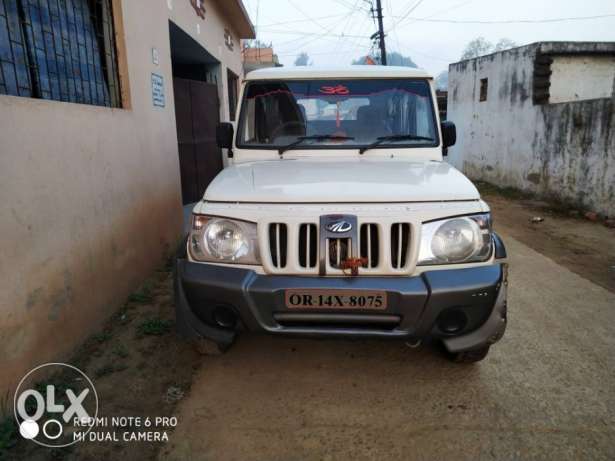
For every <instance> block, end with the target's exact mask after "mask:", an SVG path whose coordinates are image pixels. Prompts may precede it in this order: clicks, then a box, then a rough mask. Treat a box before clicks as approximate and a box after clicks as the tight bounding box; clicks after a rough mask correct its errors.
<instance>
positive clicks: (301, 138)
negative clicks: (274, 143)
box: [278, 134, 354, 155]
mask: <svg viewBox="0 0 615 461" xmlns="http://www.w3.org/2000/svg"><path fill="white" fill-rule="evenodd" d="M350 139H354V138H353V137H352V136H338V135H335V134H317V135H314V136H299V137H298V138H297V140H296V141H293V142H291V143H290V144H287V145H285V146H281V147H280V148H279V149H278V154H280V155H282V154H283V153H284V152H286V151H287V150H290V149H294V148H295V147H296V146H298V145H300V144H302V143H303V141H309V140H313V141H326V140H333V141H347V140H350Z"/></svg>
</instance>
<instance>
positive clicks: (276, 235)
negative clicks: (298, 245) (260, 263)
mask: <svg viewBox="0 0 615 461" xmlns="http://www.w3.org/2000/svg"><path fill="white" fill-rule="evenodd" d="M287 242H288V230H287V228H286V224H283V223H272V224H269V248H270V251H271V261H272V262H273V265H274V266H275V268H276V269H283V268H285V267H286V259H287V258H286V256H287V253H288V249H287Z"/></svg>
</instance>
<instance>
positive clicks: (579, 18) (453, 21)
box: [409, 14, 615, 24]
mask: <svg viewBox="0 0 615 461" xmlns="http://www.w3.org/2000/svg"><path fill="white" fill-rule="evenodd" d="M612 17H615V14H602V15H596V16H574V17H569V18H549V19H505V20H495V21H487V20H465V19H430V18H428V17H425V18H409V19H411V20H412V21H421V22H438V23H446V24H544V23H552V22H565V21H588V20H592V19H603V18H612Z"/></svg>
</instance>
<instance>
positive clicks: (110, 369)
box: [94, 363, 127, 378]
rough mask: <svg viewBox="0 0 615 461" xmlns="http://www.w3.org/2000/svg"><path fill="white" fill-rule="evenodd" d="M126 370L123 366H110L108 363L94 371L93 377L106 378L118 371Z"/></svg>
mask: <svg viewBox="0 0 615 461" xmlns="http://www.w3.org/2000/svg"><path fill="white" fill-rule="evenodd" d="M126 368H127V367H126V366H124V365H111V364H110V363H108V364H107V365H103V366H102V367H100V368H97V369H96V371H94V376H95V377H96V378H102V377H103V376H107V375H110V374H112V373H115V372H118V371H123V370H125V369H126Z"/></svg>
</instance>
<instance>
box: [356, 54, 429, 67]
mask: <svg viewBox="0 0 615 461" xmlns="http://www.w3.org/2000/svg"><path fill="white" fill-rule="evenodd" d="M352 64H367V56H361V57H360V58H358V59H355V60H353V61H352ZM387 64H388V65H389V66H403V67H415V68H416V67H418V66H417V65H416V64H415V63H414V61H413V60H412V58H411V57H410V56H404V55H403V54H401V53H398V52H397V51H392V52H390V53H387Z"/></svg>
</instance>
